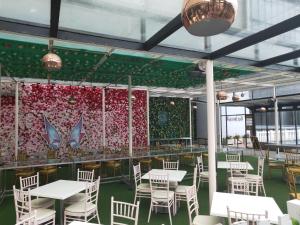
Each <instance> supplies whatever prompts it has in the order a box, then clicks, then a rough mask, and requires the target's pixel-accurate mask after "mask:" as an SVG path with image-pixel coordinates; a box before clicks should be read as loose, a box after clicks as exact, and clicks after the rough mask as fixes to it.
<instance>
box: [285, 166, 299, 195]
mask: <svg viewBox="0 0 300 225" xmlns="http://www.w3.org/2000/svg"><path fill="white" fill-rule="evenodd" d="M287 181H288V185H289V189H290V193H293V194H294V197H295V199H297V187H296V182H295V175H294V173H293V172H292V171H290V170H289V169H287Z"/></svg>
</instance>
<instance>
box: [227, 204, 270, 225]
mask: <svg viewBox="0 0 300 225" xmlns="http://www.w3.org/2000/svg"><path fill="white" fill-rule="evenodd" d="M227 217H228V225H233V224H234V223H233V222H237V221H247V223H246V224H247V225H250V224H252V225H254V224H257V223H256V221H260V220H267V219H268V211H267V210H266V211H265V212H264V213H245V212H239V211H232V210H230V209H229V207H228V206H227ZM234 225H235V224H234Z"/></svg>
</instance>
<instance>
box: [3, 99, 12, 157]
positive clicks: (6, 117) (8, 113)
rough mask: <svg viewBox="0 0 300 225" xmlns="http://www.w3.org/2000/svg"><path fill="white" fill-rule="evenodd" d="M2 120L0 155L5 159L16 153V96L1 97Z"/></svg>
mask: <svg viewBox="0 0 300 225" xmlns="http://www.w3.org/2000/svg"><path fill="white" fill-rule="evenodd" d="M0 112H1V117H0V118H1V121H0V127H1V129H0V150H1V151H0V153H1V154H0V157H2V158H4V159H5V161H7V160H9V159H11V158H12V157H13V155H14V152H15V150H14V145H15V144H14V143H15V97H14V96H2V97H1V110H0Z"/></svg>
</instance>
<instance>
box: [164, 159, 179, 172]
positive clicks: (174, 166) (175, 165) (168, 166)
mask: <svg viewBox="0 0 300 225" xmlns="http://www.w3.org/2000/svg"><path fill="white" fill-rule="evenodd" d="M163 169H164V170H178V169H179V160H177V161H176V162H170V161H165V160H163Z"/></svg>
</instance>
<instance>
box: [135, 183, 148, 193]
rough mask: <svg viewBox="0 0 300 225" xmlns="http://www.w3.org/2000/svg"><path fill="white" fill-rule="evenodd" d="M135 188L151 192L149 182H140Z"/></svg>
mask: <svg viewBox="0 0 300 225" xmlns="http://www.w3.org/2000/svg"><path fill="white" fill-rule="evenodd" d="M137 190H138V191H140V192H149V193H150V192H151V190H150V184H149V183H140V184H139V185H138V186H137Z"/></svg>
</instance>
